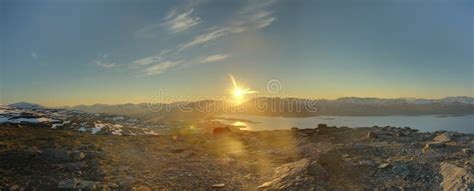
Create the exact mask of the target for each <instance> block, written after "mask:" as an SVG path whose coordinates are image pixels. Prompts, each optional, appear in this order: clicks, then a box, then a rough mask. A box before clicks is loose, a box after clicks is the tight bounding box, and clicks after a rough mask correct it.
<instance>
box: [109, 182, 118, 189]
mask: <svg viewBox="0 0 474 191" xmlns="http://www.w3.org/2000/svg"><path fill="white" fill-rule="evenodd" d="M109 188H110V189H118V188H119V185H118V184H116V183H110V184H109Z"/></svg>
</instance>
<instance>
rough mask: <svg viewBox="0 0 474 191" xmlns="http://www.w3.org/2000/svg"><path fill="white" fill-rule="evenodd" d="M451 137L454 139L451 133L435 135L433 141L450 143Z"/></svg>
mask: <svg viewBox="0 0 474 191" xmlns="http://www.w3.org/2000/svg"><path fill="white" fill-rule="evenodd" d="M453 137H454V134H453V132H445V133H441V134H439V135H437V136H436V137H435V138H433V141H434V142H441V143H445V142H449V141H452V140H453Z"/></svg>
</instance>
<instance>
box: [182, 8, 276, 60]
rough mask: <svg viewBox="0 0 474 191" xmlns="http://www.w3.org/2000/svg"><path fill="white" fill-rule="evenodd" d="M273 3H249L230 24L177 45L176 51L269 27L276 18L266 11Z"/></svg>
mask: <svg viewBox="0 0 474 191" xmlns="http://www.w3.org/2000/svg"><path fill="white" fill-rule="evenodd" d="M273 3H274V1H272V0H270V1H257V2H253V3H250V4H248V5H247V6H245V7H243V8H242V10H241V11H239V12H238V14H237V16H236V19H234V20H233V21H232V22H230V24H228V25H226V26H223V27H213V28H210V29H208V31H206V32H205V33H202V34H200V35H197V36H195V37H194V38H193V39H192V40H191V41H188V42H185V43H181V44H179V45H178V46H177V48H176V49H177V50H178V51H182V50H185V49H187V48H191V47H193V46H196V45H201V44H205V43H207V42H209V41H212V40H216V39H219V38H222V37H224V36H227V35H229V34H237V33H241V32H244V31H247V30H249V29H262V28H265V27H267V26H270V25H271V24H272V23H273V22H274V21H275V20H276V17H275V16H274V15H273V11H267V10H266V9H268V7H269V6H271V5H272V4H273Z"/></svg>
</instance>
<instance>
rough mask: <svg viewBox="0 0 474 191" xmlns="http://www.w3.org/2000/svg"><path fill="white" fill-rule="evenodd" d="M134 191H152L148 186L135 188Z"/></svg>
mask: <svg viewBox="0 0 474 191" xmlns="http://www.w3.org/2000/svg"><path fill="white" fill-rule="evenodd" d="M133 190H134V191H151V189H150V188H148V187H146V186H139V187H137V188H133Z"/></svg>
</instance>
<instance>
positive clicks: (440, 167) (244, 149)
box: [0, 125, 474, 190]
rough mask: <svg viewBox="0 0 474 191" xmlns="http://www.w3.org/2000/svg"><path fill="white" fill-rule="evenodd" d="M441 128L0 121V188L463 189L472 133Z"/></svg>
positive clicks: (472, 159) (468, 182)
mask: <svg viewBox="0 0 474 191" xmlns="http://www.w3.org/2000/svg"><path fill="white" fill-rule="evenodd" d="M206 132H207V133H206ZM443 133H446V132H435V133H425V132H417V131H416V130H413V129H410V128H399V127H372V128H347V127H329V126H326V125H320V126H318V128H316V129H296V128H294V129H292V130H276V131H262V132H248V131H234V130H231V131H226V132H224V133H222V132H220V133H214V131H212V130H210V131H199V130H196V128H183V129H177V130H176V131H171V132H169V133H168V134H164V133H163V134H160V135H137V136H108V135H105V134H100V133H97V134H94V135H92V134H90V133H82V132H77V131H74V130H69V129H61V128H58V129H51V128H38V127H36V126H28V125H21V126H1V125H0V137H1V139H0V190H21V189H25V190H58V189H60V190H79V189H80V190H210V189H221V190H256V189H260V190H443V189H445V190H463V189H464V190H466V189H471V188H472V166H473V165H472V164H474V156H473V153H472V148H474V142H473V138H474V135H470V134H461V133H447V134H445V135H443ZM427 144H428V148H425V147H426V145H427Z"/></svg>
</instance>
